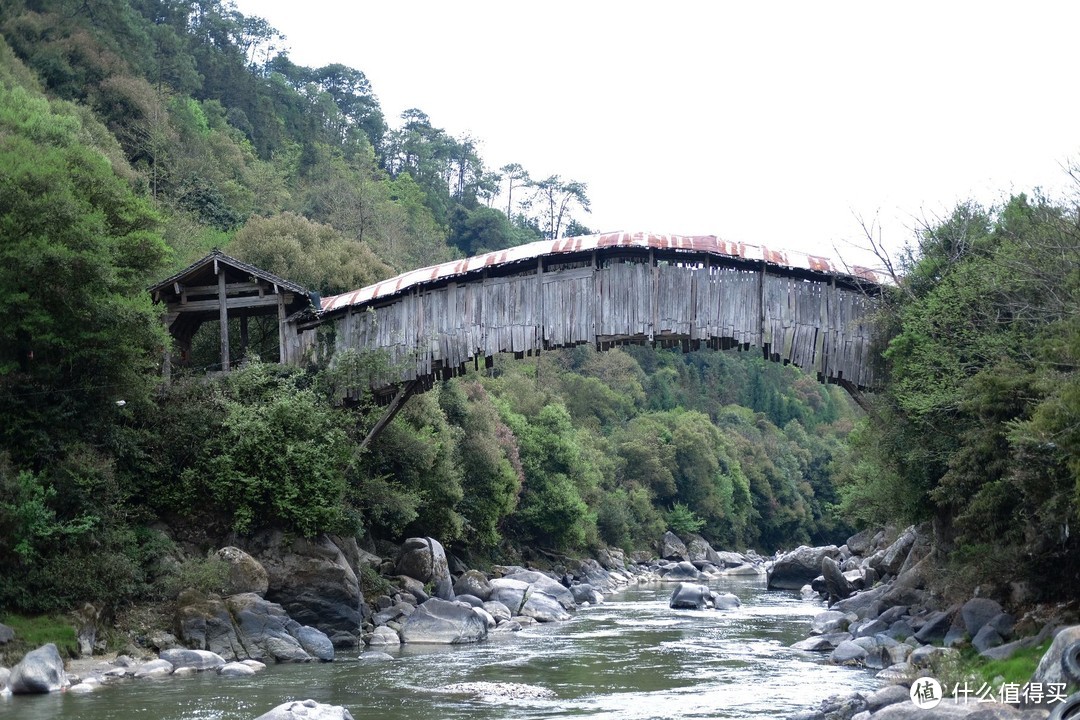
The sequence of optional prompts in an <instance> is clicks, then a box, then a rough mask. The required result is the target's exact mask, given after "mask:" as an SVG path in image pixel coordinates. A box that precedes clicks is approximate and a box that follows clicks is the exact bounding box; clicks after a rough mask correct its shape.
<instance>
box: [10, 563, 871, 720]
mask: <svg viewBox="0 0 1080 720" xmlns="http://www.w3.org/2000/svg"><path fill="white" fill-rule="evenodd" d="M712 585H713V587H714V588H715V589H717V590H720V591H724V592H733V593H735V594H736V595H738V596H739V598H740V599H741V600H742V603H743V604H742V607H741V608H740V609H739V610H736V611H731V612H716V611H712V610H707V611H700V612H698V611H688V610H671V609H669V608H668V606H667V599H668V597H669V595H670V592H671V586H670V585H660V584H655V585H646V586H639V587H632V588H629V589H627V590H624V591H622V592H620V593H618V594H615V595H612V596H610V597H609V598H608V601H607V602H606V603H604V604H603V605H599V606H596V607H589V608H584V609H582V610H581V611H580V612H579V613H578V614H577V616H576V617H575V618H574V619H573V620H571V621H569V622H565V623H555V624H550V625H541V626H534V627H532V628H529V629H527V630H524V631H522V632H520V633H513V634H510V635H500V636H492V639H490V640H488V641H486V642H484V643H480V644H478V645H473V646H463V647H450V648H447V647H426V648H421V647H404V648H402V649H401V650H400V651H397V652H395V653H394V654H395V655H396V656H397V657H396V660H395V661H394V662H391V663H378V664H374V663H363V664H361V663H356V662H351V661H350V660H351V659H352V658H351V657H349V656H347V655H345V654H342V655H340V656H339V657H340V660H339V661H338V662H334V663H332V664H325V665H280V666H274V667H269V668H267V669H266V670H265V671H264V672H262V673H259V674H258V675H256V676H255V677H253V678H243V679H229V678H221V677H217V676H216V675H204V676H197V677H188V678H165V679H162V680H139V681H129V682H123V683H120V684H117V685H113V686H109V687H105V688H102V689H100V690H98V691H96V692H94V693H92V694H89V695H74V694H55V695H49V696H41V697H14V698H12V697H7V698H0V718H5V719H6V718H18V719H19V720H59V719H61V718H63V719H64V720H74V719H75V718H78V719H79V720H138V719H140V718H146V719H147V720H250V719H251V718H254V717H257V716H258V715H260V714H262V713H264V712H266V711H267V710H269V709H270V708H272V707H274V706H276V705H278V704H280V703H282V702H285V701H286V700H291V699H304V698H312V699H315V700H318V701H320V702H324V703H332V704H335V705H344V706H345V707H347V708H349V710H350V711H351V712H352V714H353V715H354V716H355V717H356V718H357V720H361V719H362V718H368V717H378V718H382V719H386V720H406V719H408V720H443V719H456V718H481V717H482V718H497V719H507V720H526V719H532V718H560V717H589V718H597V719H604V720H608V719H610V720H614V719H615V718H618V719H619V720H634V719H639V720H645V719H646V718H782V717H785V716H786V715H788V714H790V713H792V712H794V711H796V710H800V709H805V708H807V707H809V706H810V705H812V704H814V703H816V702H817V701H819V700H821V699H824V698H826V697H828V696H830V695H835V694H837V693H840V692H845V691H852V690H859V689H871V688H875V687H877V686H878V685H879V683H878V682H877V681H875V680H874V678H873V676H872V675H871V674H869V673H868V672H867V671H865V670H861V669H854V668H839V667H832V666H828V665H825V664H823V662H822V659H821V657H819V656H817V655H812V654H808V653H803V652H798V651H795V650H791V649H790V648H789V647H788V646H789V645H790V644H791V643H793V642H795V641H797V640H801V639H803V638H804V637H805V636H806V634H807V632H808V629H809V619H810V617H812V616H813V615H814V614H815V613H817V612H820V611H821V610H822V606H821V605H820V604H819V603H814V602H807V601H803V600H800V599H798V598H796V597H795V596H793V595H791V594H788V593H777V592H766V591H765V586H764V580H746V579H735V578H732V579H730V580H725V581H721V582H716V583H712ZM475 682H493V683H521V684H525V685H530V686H535V687H537V688H546V689H548V690H550V691H551V692H553V693H554V696H553V697H548V698H536V699H508V698H502V697H497V696H479V697H478V696H475V695H470V694H460V693H449V692H445V691H444V690H443V688H446V687H447V686H450V685H455V684H458V683H475Z"/></svg>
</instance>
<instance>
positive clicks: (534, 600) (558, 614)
mask: <svg viewBox="0 0 1080 720" xmlns="http://www.w3.org/2000/svg"><path fill="white" fill-rule="evenodd" d="M564 589H565V588H564ZM521 614H522V615H524V616H525V617H531V618H534V619H535V620H536V621H537V622H556V621H560V620H569V619H570V618H571V617H573V616H572V615H571V614H570V613H569V612H567V610H566V608H564V607H563V606H562V604H561V603H560V602H559V599H558V598H557V597H555V596H554V595H549V594H548V593H547V592H545V591H544V590H540V589H539V588H538V587H537V586H536V585H532V586H530V587H529V592H528V594H526V596H525V603H524V604H523V605H522V606H521Z"/></svg>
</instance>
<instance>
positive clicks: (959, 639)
mask: <svg viewBox="0 0 1080 720" xmlns="http://www.w3.org/2000/svg"><path fill="white" fill-rule="evenodd" d="M967 639H968V634H967V630H965V629H964V628H962V627H956V626H955V625H953V626H952V627H951V628H949V632H947V633H945V639H944V640H942V641H941V644H942V645H944V646H945V647H959V646H960V645H963V644H964V643H965V642H967Z"/></svg>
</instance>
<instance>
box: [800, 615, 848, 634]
mask: <svg viewBox="0 0 1080 720" xmlns="http://www.w3.org/2000/svg"><path fill="white" fill-rule="evenodd" d="M850 624H851V618H850V617H849V616H848V615H847V614H846V613H842V612H839V611H838V610H826V611H825V612H821V613H818V614H817V615H815V616H814V617H813V619H811V620H810V632H813V633H815V634H817V635H826V634H828V633H835V632H844V631H845V630H847V629H848V626H849V625H850Z"/></svg>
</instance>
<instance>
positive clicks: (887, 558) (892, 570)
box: [869, 525, 918, 576]
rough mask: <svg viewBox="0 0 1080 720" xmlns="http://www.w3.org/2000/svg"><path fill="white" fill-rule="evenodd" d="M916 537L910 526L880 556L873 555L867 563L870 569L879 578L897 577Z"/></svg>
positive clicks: (912, 527) (913, 529)
mask: <svg viewBox="0 0 1080 720" xmlns="http://www.w3.org/2000/svg"><path fill="white" fill-rule="evenodd" d="M917 537H918V536H917V533H916V532H915V526H914V525H912V526H911V527H909V528H907V529H906V530H904V532H902V533H900V537H898V538H896V541H895V542H893V544H892V545H890V546H889V547H887V548H885V550H884V551H883V552H881V553H880V554H878V553H875V554H874V557H872V558H871V559H870V561H869V562H870V567H872V568H874V570H876V571H877V572H878V574H879V575H881V576H885V575H897V574H898V573H899V572H900V569H901V568H902V567H903V566H904V562H905V561H906V560H907V557H908V554H909V553H910V552H911V548H912V547H914V545H915V540H916V539H917Z"/></svg>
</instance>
